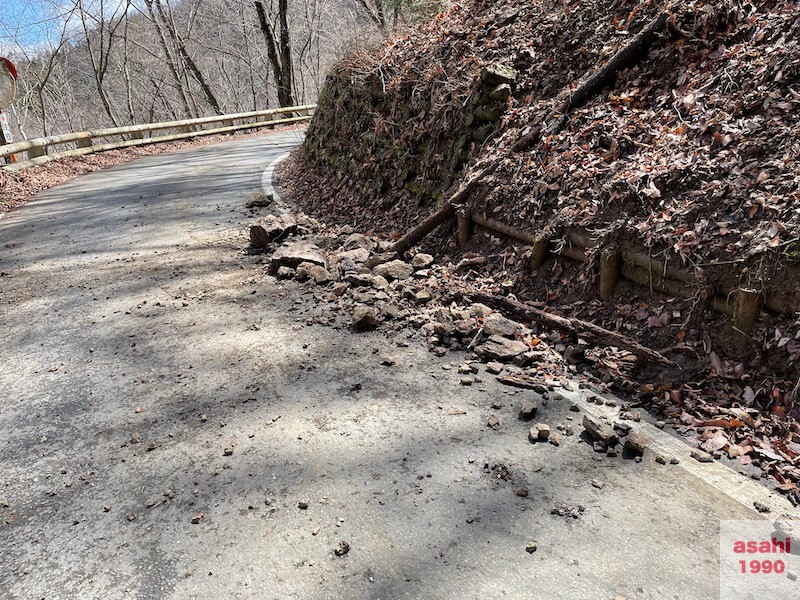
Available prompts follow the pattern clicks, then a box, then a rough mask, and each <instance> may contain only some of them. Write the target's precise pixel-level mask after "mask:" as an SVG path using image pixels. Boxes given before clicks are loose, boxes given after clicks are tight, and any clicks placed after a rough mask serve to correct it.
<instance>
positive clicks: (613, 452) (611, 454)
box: [606, 448, 619, 458]
mask: <svg viewBox="0 0 800 600" xmlns="http://www.w3.org/2000/svg"><path fill="white" fill-rule="evenodd" d="M606 456H607V457H609V458H616V457H617V456H619V452H617V451H616V450H614V448H609V449H608V452H606Z"/></svg>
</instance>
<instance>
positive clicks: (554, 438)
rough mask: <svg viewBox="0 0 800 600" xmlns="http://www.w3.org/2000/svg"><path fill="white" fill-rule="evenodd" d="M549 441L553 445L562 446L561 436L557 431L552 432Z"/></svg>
mask: <svg viewBox="0 0 800 600" xmlns="http://www.w3.org/2000/svg"><path fill="white" fill-rule="evenodd" d="M547 441H548V442H550V443H551V444H552V445H553V446H560V445H561V436H560V435H559V434H557V433H551V434H550V437H549V438H547Z"/></svg>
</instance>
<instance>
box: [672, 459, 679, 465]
mask: <svg viewBox="0 0 800 600" xmlns="http://www.w3.org/2000/svg"><path fill="white" fill-rule="evenodd" d="M669 464H671V465H679V464H681V461H680V459H678V458H670V459H669Z"/></svg>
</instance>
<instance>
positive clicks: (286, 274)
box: [276, 263, 308, 279]
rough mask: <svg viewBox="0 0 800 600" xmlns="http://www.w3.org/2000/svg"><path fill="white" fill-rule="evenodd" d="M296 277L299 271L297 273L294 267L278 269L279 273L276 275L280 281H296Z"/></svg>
mask: <svg viewBox="0 0 800 600" xmlns="http://www.w3.org/2000/svg"><path fill="white" fill-rule="evenodd" d="M303 264H308V263H303ZM295 275H297V271H295V270H294V269H293V268H292V267H278V271H277V273H276V277H277V278H278V279H294V278H295Z"/></svg>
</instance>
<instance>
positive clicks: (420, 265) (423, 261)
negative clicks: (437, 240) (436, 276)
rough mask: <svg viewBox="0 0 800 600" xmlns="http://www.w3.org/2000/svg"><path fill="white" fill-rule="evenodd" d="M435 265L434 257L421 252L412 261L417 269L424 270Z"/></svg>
mask: <svg viewBox="0 0 800 600" xmlns="http://www.w3.org/2000/svg"><path fill="white" fill-rule="evenodd" d="M432 264H433V256H431V255H430V254H425V253H423V252H420V253H419V254H415V255H414V258H412V259H411V265H412V266H413V267H415V268H417V269H424V268H425V267H429V266H430V265H432Z"/></svg>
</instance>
